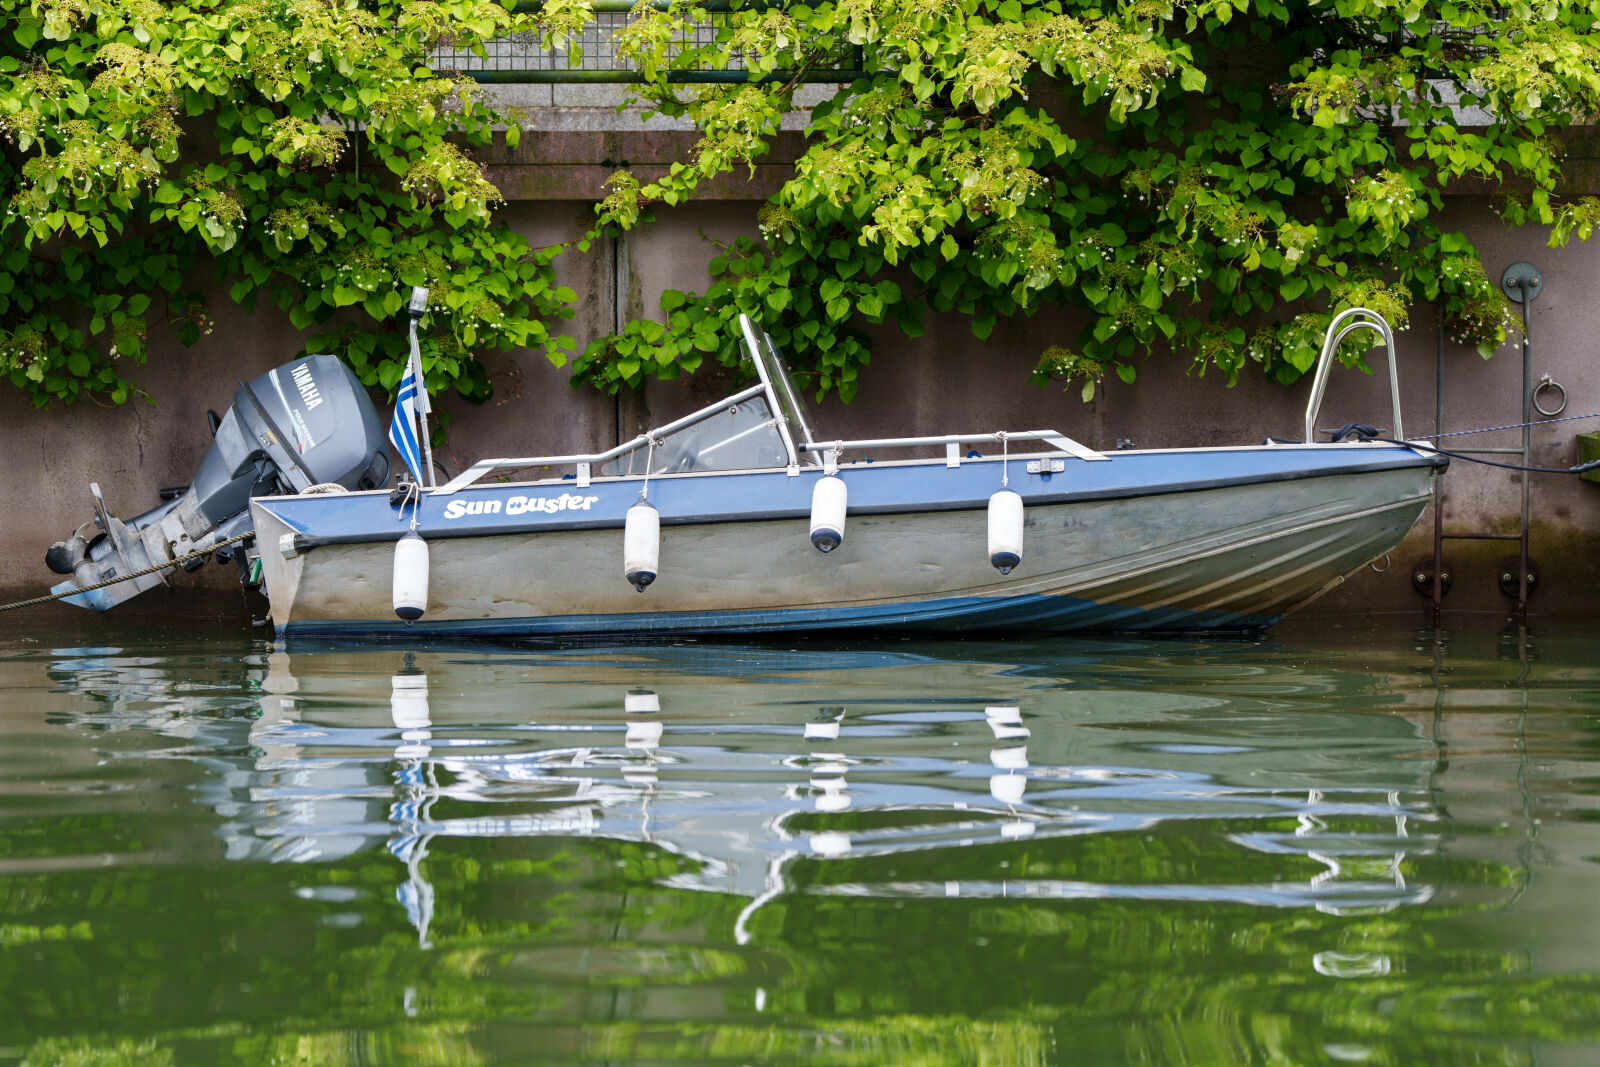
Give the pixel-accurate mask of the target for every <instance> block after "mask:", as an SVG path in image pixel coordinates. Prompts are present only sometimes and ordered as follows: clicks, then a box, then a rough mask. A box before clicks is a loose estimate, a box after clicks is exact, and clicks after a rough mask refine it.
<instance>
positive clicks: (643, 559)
mask: <svg viewBox="0 0 1600 1067" xmlns="http://www.w3.org/2000/svg"><path fill="white" fill-rule="evenodd" d="M660 563H661V513H660V512H659V511H657V510H656V509H655V505H653V504H651V503H650V502H649V501H648V500H641V501H639V502H638V503H637V504H635V505H634V506H633V507H631V508H629V509H628V517H627V518H626V519H625V520H624V521H623V526H622V574H623V577H625V578H627V579H628V584H629V585H631V586H633V587H634V588H635V589H637V590H639V592H641V593H642V592H644V590H645V587H646V586H648V585H649V584H650V583H651V582H653V581H655V580H656V572H657V570H658V568H659V567H660Z"/></svg>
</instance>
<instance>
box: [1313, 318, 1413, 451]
mask: <svg viewBox="0 0 1600 1067" xmlns="http://www.w3.org/2000/svg"><path fill="white" fill-rule="evenodd" d="M1346 319H1352V320H1354V321H1352V322H1350V323H1349V324H1348V325H1345V326H1343V327H1342V328H1341V326H1340V324H1341V323H1343V322H1345V320H1346ZM1361 330H1371V331H1372V332H1373V333H1376V334H1377V335H1378V336H1379V337H1381V338H1382V339H1383V344H1384V347H1385V348H1386V349H1388V352H1389V400H1390V403H1391V405H1392V407H1393V410H1394V437H1395V440H1397V441H1404V440H1405V439H1406V434H1405V429H1404V427H1402V426H1401V423H1400V369H1399V366H1398V364H1397V363H1396V360H1395V355H1394V331H1393V330H1392V329H1390V328H1389V324H1388V322H1386V321H1385V320H1384V318H1383V316H1382V315H1380V314H1378V313H1377V312H1376V311H1373V310H1372V309H1371V308H1346V309H1345V310H1344V311H1341V312H1339V314H1337V315H1335V316H1334V317H1333V321H1332V322H1330V323H1329V324H1328V332H1327V333H1326V334H1325V335H1324V336H1323V339H1322V354H1321V355H1320V356H1318V357H1317V373H1316V376H1315V377H1313V378H1312V380H1311V400H1310V401H1309V402H1308V403H1307V404H1306V435H1305V441H1306V444H1310V443H1311V442H1313V441H1315V440H1316V425H1317V413H1318V412H1319V411H1320V410H1321V409H1322V394H1323V392H1324V391H1325V390H1326V389H1327V387H1328V369H1329V368H1330V367H1331V366H1332V356H1333V354H1334V353H1335V352H1337V351H1338V350H1339V345H1340V344H1342V343H1343V342H1344V339H1345V338H1346V337H1348V336H1350V335H1351V334H1353V333H1357V332H1359V331H1361Z"/></svg>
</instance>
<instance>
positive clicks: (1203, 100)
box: [577, 0, 1600, 399]
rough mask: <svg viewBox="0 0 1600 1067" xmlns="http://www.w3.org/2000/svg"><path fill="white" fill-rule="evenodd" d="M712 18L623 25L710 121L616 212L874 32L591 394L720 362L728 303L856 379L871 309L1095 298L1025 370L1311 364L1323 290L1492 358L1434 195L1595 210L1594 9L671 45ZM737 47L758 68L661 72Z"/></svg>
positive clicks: (898, 312)
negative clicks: (1565, 170)
mask: <svg viewBox="0 0 1600 1067" xmlns="http://www.w3.org/2000/svg"><path fill="white" fill-rule="evenodd" d="M706 18H707V16H706V15H705V13H704V12H700V11H698V10H697V9H695V8H694V7H692V6H691V5H679V6H674V8H673V9H672V10H671V11H669V12H657V13H650V14H648V15H647V16H646V17H645V18H642V19H641V20H640V21H639V22H637V23H635V28H634V29H632V30H630V31H629V34H628V35H627V36H626V37H625V38H624V39H623V40H622V41H621V43H620V47H621V48H622V50H623V51H624V52H625V53H627V54H629V55H631V56H632V57H633V58H634V59H635V60H636V61H637V62H638V63H639V65H640V67H641V69H643V70H644V71H645V72H646V73H647V74H648V75H649V76H650V77H651V78H652V79H653V81H652V82H651V83H650V84H648V85H647V86H645V87H644V89H643V90H642V92H643V93H644V94H645V95H646V96H647V97H648V98H649V100H650V101H651V102H652V104H653V105H654V106H655V107H657V108H659V109H661V110H662V111H664V112H667V113H670V114H676V115H687V116H689V117H690V118H692V119H693V120H694V121H695V123H696V124H697V126H698V127H699V128H700V130H701V131H702V133H703V135H704V136H703V139H702V141H701V143H700V146H699V147H698V149H697V150H696V152H695V154H694V156H693V158H692V159H689V160H686V161H684V162H681V163H679V164H676V165H674V166H673V167H672V168H671V170H670V172H669V173H668V174H666V175H665V176H663V177H662V178H660V179H659V180H657V181H654V182H651V183H649V184H645V185H640V184H639V182H638V181H637V180H635V179H634V178H633V177H632V176H631V175H627V174H619V175H617V176H616V177H615V179H614V190H615V191H614V192H613V194H612V196H611V197H609V198H608V199H607V200H606V202H605V203H604V204H603V205H602V206H601V221H602V224H603V225H611V226H619V227H624V228H626V227H629V226H633V225H636V224H638V223H639V222H640V221H641V220H645V219H647V218H648V217H649V210H650V208H651V206H652V205H654V204H666V205H672V204H677V203H680V202H682V201H683V200H684V199H685V198H687V197H689V196H691V195H692V194H693V192H694V190H695V187H696V186H697V184H698V183H699V182H701V181H703V180H705V179H706V178H708V177H710V176H711V175H714V174H716V173H718V172H720V171H723V170H726V169H729V168H731V167H734V166H736V165H740V164H749V163H753V161H754V160H755V159H756V158H758V157H759V156H760V155H761V154H762V153H763V152H764V151H765V150H766V148H767V146H768V145H769V144H770V143H771V139H772V137H773V136H774V135H775V134H776V132H777V131H778V128H779V123H780V121H781V117H782V115H783V114H784V113H785V112H787V111H790V110H792V109H793V106H794V92H795V90H796V88H797V86H798V84H799V80H798V78H797V77H796V74H797V73H798V72H804V71H808V70H816V69H827V68H828V67H829V66H830V65H833V64H836V63H837V62H839V60H838V58H837V57H839V56H840V55H841V54H847V53H848V50H849V49H851V48H860V49H861V50H862V52H861V59H860V60H859V61H858V62H860V63H862V64H864V67H863V69H865V70H866V71H868V72H869V76H868V77H865V78H863V79H861V80H858V81H857V82H855V83H854V84H853V85H850V86H848V87H847V88H846V89H845V90H844V91H842V92H841V93H839V94H838V95H837V96H835V97H834V98H833V99H831V100H830V101H828V102H827V103H825V104H823V105H822V106H820V107H818V108H816V109H815V110H814V111H813V112H812V114H811V122H810V126H809V129H808V139H807V142H806V150H805V152H804V154H803V155H802V157H801V158H800V160H799V162H798V164H797V166H796V168H795V174H794V176H793V178H792V179H791V180H789V181H788V182H787V183H786V184H785V185H784V187H783V189H782V190H781V191H780V192H779V193H778V194H777V195H776V196H774V197H773V198H772V200H771V201H770V202H769V203H768V204H767V206H766V207H765V209H764V210H763V212H762V215H761V223H762V235H763V241H762V242H761V243H759V244H754V243H752V244H741V245H738V246H735V247H734V248H732V249H730V250H728V253H727V254H726V255H725V256H720V257H718V259H717V260H715V261H714V263H713V267H712V272H711V273H712V278H711V283H710V287H709V288H708V289H707V291H706V292H705V293H703V294H693V293H669V294H668V297H667V299H666V300H664V301H663V310H665V311H666V312H668V313H669V316H670V322H669V324H668V328H667V329H665V330H662V329H661V328H660V327H659V326H657V325H654V324H645V323H633V324H631V325H630V326H629V327H628V328H627V329H626V330H625V331H624V332H623V334H621V335H620V336H618V337H614V338H608V339H604V340H602V341H600V342H597V343H595V344H593V345H591V346H590V347H589V349H588V350H587V351H586V352H585V353H584V354H583V356H582V357H581V358H580V359H579V361H578V363H577V368H578V370H579V372H580V374H581V375H582V376H584V377H586V378H587V379H589V380H591V381H594V382H596V383H598V384H601V385H603V386H609V387H612V388H616V387H619V386H621V385H624V384H627V385H636V384H637V383H638V382H639V381H640V380H641V379H642V378H643V377H645V376H649V375H656V376H668V377H670V376H671V375H672V374H675V373H677V372H679V371H689V370H693V369H694V368H695V366H697V365H698V364H699V363H700V361H701V359H702V358H703V356H704V355H707V354H714V355H715V356H716V357H717V358H718V360H719V361H720V362H723V363H731V362H733V361H734V360H736V359H737V352H736V350H735V349H734V347H733V346H732V345H731V344H729V343H720V344H718V345H716V346H715V348H714V351H713V349H711V348H707V347H706V346H705V345H703V344H701V343H699V338H700V337H702V336H703V334H704V333H705V331H706V330H707V329H708V326H709V325H711V324H714V320H719V319H720V320H726V319H729V318H731V317H732V316H733V315H735V314H736V313H737V312H738V311H747V312H750V313H752V314H759V316H760V317H761V318H762V321H763V322H764V323H765V324H766V325H767V326H768V328H769V329H773V327H774V326H775V325H776V327H777V328H776V329H775V330H774V333H775V336H777V337H778V339H779V340H780V342H784V341H786V342H787V344H788V346H789V348H790V350H791V352H792V353H793V355H794V356H795V357H796V360H797V362H798V363H799V364H801V365H802V366H804V365H810V366H813V367H815V368H816V369H817V371H818V372H819V373H818V378H817V383H818V385H819V387H820V388H821V389H823V390H829V389H832V390H837V391H838V392H839V393H841V394H842V395H843V396H844V397H845V398H847V399H848V397H849V396H850V394H851V392H852V391H853V389H854V387H855V381H856V374H857V371H858V370H859V368H860V367H861V365H863V364H864V363H865V362H866V360H867V357H868V347H867V344H866V341H865V338H864V336H863V334H862V333H861V332H860V331H861V327H862V326H863V325H864V324H870V323H876V322H879V321H883V320H885V319H888V320H893V321H894V322H896V323H897V324H898V325H899V326H900V327H901V328H902V329H903V330H904V331H905V332H906V333H907V334H910V335H912V336H915V335H916V334H917V333H919V332H920V331H921V330H922V329H923V324H924V322H925V320H926V316H927V314H928V313H929V312H930V311H931V312H938V313H946V312H957V313H960V314H962V315H964V316H967V317H968V318H969V320H970V322H971V327H972V332H973V335H974V336H975V337H977V338H978V339H979V340H982V339H984V338H986V337H987V336H988V335H989V333H990V331H991V330H992V329H993V328H994V325H995V322H996V320H997V319H998V318H1001V317H1009V316H1015V315H1018V314H1024V315H1026V314H1032V313H1033V312H1034V311H1035V310H1037V309H1038V308H1039V307H1041V306H1046V305H1049V306H1057V307H1063V308H1068V309H1072V310H1074V311H1076V312H1078V313H1079V314H1080V315H1081V316H1082V318H1083V320H1084V321H1085V325H1084V327H1083V329H1082V331H1081V332H1080V333H1079V335H1078V336H1077V337H1076V339H1075V341H1074V342H1073V343H1072V344H1070V345H1068V344H1061V345H1058V346H1054V347H1052V348H1051V349H1050V350H1049V351H1047V352H1046V353H1045V354H1044V356H1043V357H1042V358H1041V360H1040V362H1039V366H1038V370H1037V372H1036V378H1037V379H1038V380H1041V381H1042V380H1046V379H1049V378H1052V377H1065V378H1067V379H1071V380H1075V381H1077V382H1078V383H1081V385H1082V387H1083V395H1084V396H1085V398H1088V397H1091V396H1092V395H1093V392H1094V389H1095V386H1096V383H1097V382H1098V381H1100V380H1101V379H1102V378H1103V376H1104V375H1105V374H1106V373H1108V372H1111V371H1115V372H1116V373H1117V374H1118V375H1119V376H1120V377H1122V378H1123V379H1124V380H1132V378H1133V375H1134V361H1135V360H1137V359H1139V358H1141V357H1143V356H1145V355H1148V354H1151V353H1167V352H1171V353H1174V354H1176V355H1178V356H1179V357H1181V358H1186V359H1188V360H1190V361H1192V364H1193V366H1194V368H1195V369H1196V370H1197V371H1198V372H1200V373H1204V372H1206V371H1207V370H1216V371H1220V372H1221V373H1223V374H1224V375H1226V377H1227V378H1228V380H1229V381H1230V382H1231V381H1233V380H1234V379H1235V378H1236V377H1237V375H1238V374H1240V373H1241V372H1242V371H1243V370H1244V369H1245V368H1246V367H1247V366H1248V365H1249V364H1251V363H1254V364H1256V365H1258V366H1259V368H1260V369H1261V371H1262V372H1264V373H1266V374H1267V375H1269V376H1270V377H1271V378H1273V379H1274V380H1276V381H1279V382H1290V381H1293V380H1294V379H1296V378H1297V377H1299V376H1300V375H1301V374H1302V373H1304V372H1305V371H1306V370H1307V369H1308V368H1309V367H1310V366H1311V364H1312V362H1313V360H1314V358H1315V355H1316V352H1317V351H1318V349H1319V347H1320V341H1321V331H1322V328H1323V326H1324V325H1325V324H1326V322H1327V320H1328V315H1329V313H1330V312H1331V311H1334V310H1337V309H1339V308H1342V307H1346V306H1352V305H1358V304H1367V305H1368V306H1372V307H1374V308H1376V309H1377V310H1379V311H1382V312H1383V313H1384V314H1385V315H1386V316H1388V317H1389V318H1390V320H1391V322H1393V323H1394V324H1395V325H1396V326H1397V327H1404V325H1405V322H1406V318H1407V314H1408V310H1409V308H1410V307H1411V306H1412V305H1413V304H1414V303H1415V302H1416V301H1419V300H1428V301H1437V302H1438V303H1439V305H1440V308H1441V311H1442V313H1443V316H1444V319H1445V323H1446V327H1447V329H1448V331H1449V332H1450V334H1451V335H1452V336H1453V337H1455V338H1456V339H1457V340H1458V341H1460V342H1462V343H1465V344H1470V345H1475V346H1477V347H1478V348H1479V350H1480V351H1481V352H1482V353H1483V354H1484V355H1486V356H1487V355H1489V354H1490V353H1492V352H1493V350H1494V349H1495V348H1496V347H1497V346H1498V345H1499V344H1500V343H1501V342H1503V341H1504V339H1505V337H1506V329H1507V327H1508V326H1509V325H1511V323H1512V321H1513V320H1512V318H1511V315H1510V312H1509V309H1508V306H1507V303H1506V301H1505V299H1504V297H1503V295H1502V294H1500V293H1499V291H1498V289H1497V287H1496V286H1494V285H1493V284H1491V283H1490V282H1489V280H1488V278H1487V277H1485V275H1484V272H1483V268H1482V265H1481V262H1480V261H1479V258H1478V255H1477V252H1476V250H1475V249H1474V248H1473V247H1472V246H1471V244H1470V243H1469V242H1468V241H1467V239H1466V238H1465V237H1464V236H1463V235H1462V234H1461V233H1459V232H1455V231H1452V230H1450V229H1448V228H1447V224H1446V223H1445V222H1443V221H1442V220H1441V218H1440V212H1441V208H1442V207H1443V206H1444V195H1445V192H1446V190H1447V189H1448V188H1449V187H1450V186H1451V185H1452V183H1460V182H1474V183H1480V184H1481V183H1487V184H1489V185H1490V186H1492V187H1493V188H1494V189H1496V190H1497V192H1498V194H1499V200H1500V210H1501V214H1502V216H1503V217H1504V218H1505V219H1506V220H1507V221H1509V222H1511V223H1535V224H1539V225H1543V226H1548V227H1550V228H1551V242H1552V244H1560V243H1562V242H1564V241H1566V240H1568V239H1569V238H1570V237H1572V236H1577V237H1578V238H1579V239H1587V238H1588V236H1589V234H1590V233H1591V232H1592V229H1593V227H1594V224H1595V221H1596V219H1597V218H1600V201H1595V200H1593V199H1589V198H1586V199H1582V200H1578V201H1576V202H1567V201H1565V200H1563V198H1562V197H1561V195H1560V192H1561V170H1560V156H1561V144H1562V139H1561V133H1562V131H1563V130H1564V129H1565V128H1566V127H1568V126H1570V125H1571V124H1573V123H1574V122H1579V121H1587V117H1588V116H1591V115H1593V114H1595V113H1596V112H1597V111H1600V47H1597V45H1600V34H1597V32H1596V26H1597V19H1600V2H1597V0H1552V2H1550V3H1547V4H1542V5H1538V6H1534V5H1530V4H1527V3H1513V4H1511V5H1490V4H1486V3H1481V2H1477V0H1468V2H1456V0H1332V2H1311V0H1288V2H1285V0H1191V2H1189V3H1183V4H1167V3H1149V2H1146V0H1124V2H1122V3H1119V4H1113V5H1109V6H1102V5H1100V4H1099V3H1098V2H1096V3H1078V2H1072V0H1005V2H1000V3H994V2H979V0H838V2H832V3H817V4H814V5H809V6H802V5H786V6H784V7H783V8H782V9H781V10H775V9H772V8H768V7H766V6H763V5H756V4H751V5H749V6H747V7H743V8H742V9H741V10H739V11H736V12H735V13H734V14H732V15H730V16H726V17H723V16H718V18H717V21H716V25H717V26H718V27H719V29H718V35H717V37H716V40H715V42H714V43H710V44H705V45H700V46H696V47H689V48H683V49H682V50H681V51H678V52H673V50H672V49H673V47H674V46H672V45H671V42H672V41H673V40H674V39H675V38H677V37H681V35H682V32H683V29H684V26H683V24H684V23H685V22H686V21H696V20H698V21H701V22H703V21H705V19H706ZM736 55H738V56H742V57H743V58H744V60H745V62H746V63H747V65H748V66H749V67H750V68H751V69H752V70H753V71H754V72H756V73H759V74H761V75H764V76H765V77H766V79H767V80H765V81H762V82H760V83H759V84H751V85H744V86H734V87H729V86H726V85H719V86H708V87H699V88H695V89H693V90H692V91H691V90H688V89H686V88H685V87H684V86H682V85H680V84H672V83H669V82H668V77H669V75H670V73H671V71H672V70H674V69H675V68H680V67H690V66H697V67H713V68H717V67H726V66H728V65H730V63H731V62H732V61H733V59H734V57H735V56H736ZM1485 113H1487V115H1489V116H1491V117H1492V119H1493V121H1492V122H1490V123H1489V124H1488V125H1485V124H1484V123H1485V118H1484V115H1485ZM721 333H722V335H723V336H725V337H731V336H732V334H731V332H730V331H728V330H726V329H723V330H722V331H721ZM1342 355H1343V357H1344V358H1345V359H1346V360H1347V361H1350V362H1354V363H1358V364H1359V362H1360V360H1361V353H1360V352H1358V351H1356V350H1355V348H1354V346H1352V347H1351V350H1350V351H1347V352H1344V353H1342Z"/></svg>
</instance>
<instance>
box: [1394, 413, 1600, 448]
mask: <svg viewBox="0 0 1600 1067" xmlns="http://www.w3.org/2000/svg"><path fill="white" fill-rule="evenodd" d="M1574 419H1600V411H1593V412H1590V413H1589V414H1587V415H1566V416H1563V417H1562V418H1559V419H1536V420H1535V421H1533V422H1508V423H1506V424H1505V425H1504V426H1485V427H1483V428H1482V429H1481V430H1451V431H1450V432H1449V433H1424V434H1418V435H1417V437H1416V440H1418V441H1437V440H1438V439H1439V438H1441V437H1461V436H1464V435H1466V434H1471V433H1493V432H1494V431H1496V430H1520V429H1522V428H1523V427H1524V426H1548V425H1550V424H1551V423H1553V422H1572V421H1573V420H1574Z"/></svg>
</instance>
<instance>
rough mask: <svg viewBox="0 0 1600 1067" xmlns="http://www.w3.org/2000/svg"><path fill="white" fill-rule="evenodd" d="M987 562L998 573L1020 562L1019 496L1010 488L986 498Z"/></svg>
mask: <svg viewBox="0 0 1600 1067" xmlns="http://www.w3.org/2000/svg"><path fill="white" fill-rule="evenodd" d="M989 562H990V563H992V564H994V567H995V570H997V571H999V572H1000V573H1001V574H1010V573H1011V569H1012V568H1013V567H1015V566H1016V565H1017V564H1019V563H1021V562H1022V497H1020V496H1018V495H1017V494H1016V493H1014V492H1012V491H1011V490H1010V489H1002V490H1000V491H999V492H998V493H996V494H995V495H994V496H992V497H990V498H989Z"/></svg>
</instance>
